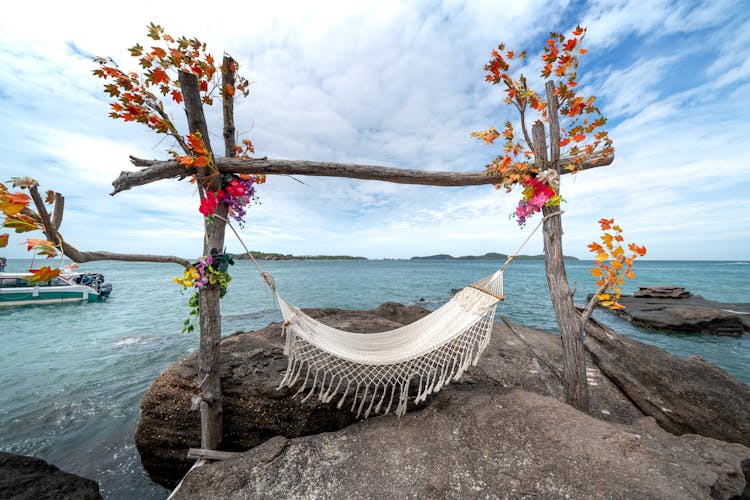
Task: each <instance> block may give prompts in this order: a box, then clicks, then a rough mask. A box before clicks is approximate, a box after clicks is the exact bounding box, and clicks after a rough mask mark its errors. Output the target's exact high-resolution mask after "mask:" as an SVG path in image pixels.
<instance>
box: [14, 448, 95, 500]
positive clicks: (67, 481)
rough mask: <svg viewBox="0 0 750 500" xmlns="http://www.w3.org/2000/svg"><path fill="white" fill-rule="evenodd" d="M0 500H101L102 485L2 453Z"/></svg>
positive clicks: (33, 460)
mask: <svg viewBox="0 0 750 500" xmlns="http://www.w3.org/2000/svg"><path fill="white" fill-rule="evenodd" d="M0 498H4V499H9V500H10V499H18V500H21V499H25V498H28V499H34V500H59V499H61V498H65V499H74V500H99V499H101V498H102V496H101V494H100V493H99V483H97V482H96V481H94V480H92V479H86V478H85V477H81V476H77V475H75V474H71V473H68V472H64V471H61V470H60V469H58V468H57V467H55V466H54V465H51V464H48V463H47V462H45V461H44V460H41V459H39V458H35V457H26V456H23V455H14V454H12V453H4V452H0Z"/></svg>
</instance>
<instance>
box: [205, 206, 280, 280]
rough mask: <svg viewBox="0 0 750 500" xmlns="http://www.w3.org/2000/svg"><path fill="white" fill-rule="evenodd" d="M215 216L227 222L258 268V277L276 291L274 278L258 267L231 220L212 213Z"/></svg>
mask: <svg viewBox="0 0 750 500" xmlns="http://www.w3.org/2000/svg"><path fill="white" fill-rule="evenodd" d="M214 216H215V217H218V218H219V219H221V220H223V221H224V222H226V223H227V225H228V226H229V229H231V230H232V232H233V233H234V235H235V236H236V237H237V240H238V241H239V242H240V245H242V248H244V249H245V253H247V255H248V257H250V260H252V261H253V264H255V267H256V269H258V272H259V273H260V277H261V278H263V281H265V282H266V285H268V286H269V287H270V288H271V290H273V291H274V293H275V292H276V280H274V279H273V276H272V275H271V273H269V272H268V271H265V270H264V269H263V268H262V267H260V264H258V261H257V260H255V257H253V254H252V252H251V251H250V250H248V248H247V246H246V245H245V242H244V241H242V237H241V236H240V233H238V232H237V230H236V229H235V228H234V226H233V225H232V223H231V222H229V221H228V220H227V219H225V218H224V217H222V216H220V215H216V214H214Z"/></svg>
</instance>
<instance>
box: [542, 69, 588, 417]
mask: <svg viewBox="0 0 750 500" xmlns="http://www.w3.org/2000/svg"><path fill="white" fill-rule="evenodd" d="M557 108H558V105H557V96H555V94H554V84H553V83H552V82H547V112H548V116H549V119H550V153H551V157H552V162H551V164H550V163H547V141H546V139H545V136H544V125H543V124H542V122H536V123H535V124H534V126H533V128H532V134H533V140H534V145H535V151H534V153H535V158H536V164H537V166H538V167H539V168H540V170H545V169H546V168H548V167H550V166H551V167H552V168H554V169H555V170H557V171H558V172H559V171H560V166H559V161H558V160H559V158H560V128H559V121H558V110H557ZM542 213H543V214H544V216H545V217H547V216H549V215H553V216H552V217H549V218H547V219H546V220H545V221H544V264H545V270H546V274H547V286H548V287H549V293H550V298H551V299H552V306H553V308H554V310H555V319H556V320H557V324H558V327H559V329H560V340H561V341H562V346H563V386H564V387H565V402H566V403H568V404H569V405H571V406H573V407H574V408H577V409H579V410H581V411H584V412H588V409H589V394H588V381H587V380H586V358H585V357H584V350H583V339H582V337H581V323H580V320H579V318H578V312H577V311H576V308H575V304H574V303H573V293H572V292H571V290H570V285H569V284H568V277H567V275H566V273H565V261H564V259H563V248H562V235H563V229H562V220H561V216H560V215H557V216H554V214H559V213H560V207H559V206H548V207H544V208H543V209H542Z"/></svg>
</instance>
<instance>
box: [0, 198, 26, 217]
mask: <svg viewBox="0 0 750 500" xmlns="http://www.w3.org/2000/svg"><path fill="white" fill-rule="evenodd" d="M29 200H31V198H29V195H27V194H25V193H4V194H0V212H2V213H4V214H5V215H6V216H11V215H16V214H18V213H19V212H20V211H21V210H23V209H24V208H26V207H27V206H28V204H29Z"/></svg>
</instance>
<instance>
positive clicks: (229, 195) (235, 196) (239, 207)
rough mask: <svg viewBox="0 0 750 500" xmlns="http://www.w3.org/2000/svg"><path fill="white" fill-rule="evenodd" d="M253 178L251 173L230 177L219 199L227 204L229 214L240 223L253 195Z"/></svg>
mask: <svg viewBox="0 0 750 500" xmlns="http://www.w3.org/2000/svg"><path fill="white" fill-rule="evenodd" d="M254 184H255V178H254V177H253V176H252V175H248V176H244V177H243V176H240V177H232V180H231V181H229V183H228V184H227V185H226V186H225V187H224V196H223V197H222V199H221V201H222V202H223V203H226V204H227V205H228V206H229V216H230V217H232V218H233V219H234V220H236V221H237V222H239V223H240V225H242V223H243V222H244V219H245V214H246V213H247V206H248V205H249V204H250V203H251V202H252V201H253V196H254V195H255V186H254Z"/></svg>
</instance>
